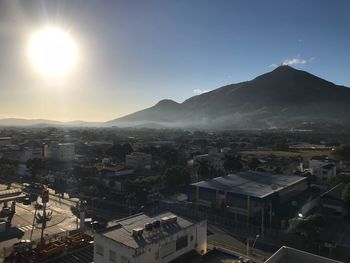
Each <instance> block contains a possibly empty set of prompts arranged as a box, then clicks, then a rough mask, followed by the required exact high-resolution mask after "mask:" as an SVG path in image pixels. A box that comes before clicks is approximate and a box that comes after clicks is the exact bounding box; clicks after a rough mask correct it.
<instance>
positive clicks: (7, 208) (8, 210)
mask: <svg viewBox="0 0 350 263" xmlns="http://www.w3.org/2000/svg"><path fill="white" fill-rule="evenodd" d="M11 213H12V211H11V208H10V207H4V208H3V209H2V210H1V214H3V215H5V216H8V215H10V214H11Z"/></svg>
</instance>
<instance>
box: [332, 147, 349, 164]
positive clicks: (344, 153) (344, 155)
mask: <svg viewBox="0 0 350 263" xmlns="http://www.w3.org/2000/svg"><path fill="white" fill-rule="evenodd" d="M335 155H336V156H337V157H338V158H339V159H341V160H344V161H350V145H344V146H342V147H340V148H338V149H337V150H336V152H335Z"/></svg>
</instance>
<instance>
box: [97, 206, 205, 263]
mask: <svg viewBox="0 0 350 263" xmlns="http://www.w3.org/2000/svg"><path fill="white" fill-rule="evenodd" d="M193 252H196V253H199V254H201V255H203V254H205V253H206V252H207V222H206V220H203V221H200V222H195V221H192V220H189V219H185V218H183V217H180V216H177V215H174V214H173V213H170V212H165V213H162V214H159V215H157V216H154V217H150V216H147V215H145V214H137V215H133V216H130V217H127V218H125V219H121V220H120V221H118V222H116V225H114V226H112V227H109V228H107V229H106V230H104V231H102V232H100V233H97V234H96V235H95V237H94V262H95V263H104V262H106V263H107V262H108V263H110V262H121V263H134V262H135V263H136V262H138V263H148V262H170V261H172V260H174V259H176V258H179V257H180V256H184V255H185V254H187V253H193Z"/></svg>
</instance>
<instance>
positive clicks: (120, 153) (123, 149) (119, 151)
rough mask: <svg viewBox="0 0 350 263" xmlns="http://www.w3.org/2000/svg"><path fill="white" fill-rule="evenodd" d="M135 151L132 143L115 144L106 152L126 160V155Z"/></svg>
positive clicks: (120, 159)
mask: <svg viewBox="0 0 350 263" xmlns="http://www.w3.org/2000/svg"><path fill="white" fill-rule="evenodd" d="M132 152H133V149H132V147H131V145H130V144H128V143H125V144H122V145H121V144H113V146H112V147H111V148H109V149H108V150H107V151H106V154H107V155H109V156H112V157H114V158H116V159H117V160H119V161H124V160H125V156H126V155H127V154H130V153H132Z"/></svg>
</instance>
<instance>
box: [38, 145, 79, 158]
mask: <svg viewBox="0 0 350 263" xmlns="http://www.w3.org/2000/svg"><path fill="white" fill-rule="evenodd" d="M74 158H75V145H74V143H51V144H50V145H48V144H46V145H45V146H44V159H45V160H51V161H56V162H70V161H73V160H74Z"/></svg>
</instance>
